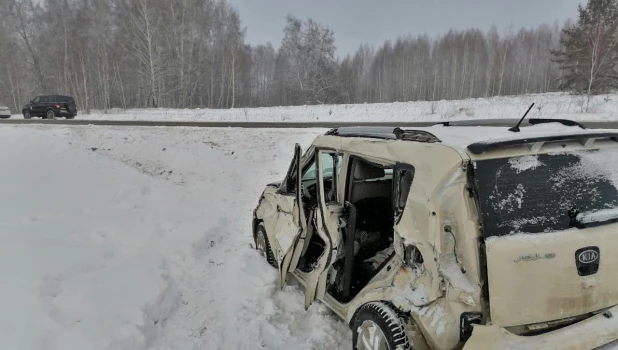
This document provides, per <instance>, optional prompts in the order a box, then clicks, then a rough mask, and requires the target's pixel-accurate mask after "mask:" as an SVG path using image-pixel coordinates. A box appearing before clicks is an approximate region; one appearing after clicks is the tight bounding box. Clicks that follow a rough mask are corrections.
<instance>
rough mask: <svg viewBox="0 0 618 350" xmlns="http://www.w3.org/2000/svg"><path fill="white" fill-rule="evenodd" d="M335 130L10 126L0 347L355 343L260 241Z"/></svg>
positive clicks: (0, 185)
mask: <svg viewBox="0 0 618 350" xmlns="http://www.w3.org/2000/svg"><path fill="white" fill-rule="evenodd" d="M323 131H324V130H317V129H316V130H305V131H295V130H242V129H237V130H218V129H198V128H193V129H192V128H121V129H116V128H102V127H48V126H36V127H35V126H32V127H23V126H22V127H12V126H2V127H0V135H1V137H0V149H2V152H0V169H2V172H1V174H2V175H0V178H1V181H0V198H2V200H1V201H0V240H1V242H2V244H1V245H0V276H2V283H0V296H1V297H0V310H2V312H1V313H0V349H7V350H9V349H11V350H13V349H20V350H22V349H23V350H30V349H32V350H35V349H46V350H53V349H80V350H85V349H114V350H122V349H144V348H148V349H258V348H259V349H261V348H264V349H339V348H342V349H349V348H351V344H350V343H349V341H350V338H351V333H350V332H349V330H348V327H347V325H346V324H344V323H343V322H340V321H339V320H338V319H337V318H335V317H334V316H333V315H332V314H331V312H330V311H329V310H327V309H326V307H324V306H323V305H321V304H319V303H317V304H316V305H314V306H312V307H311V308H310V309H309V310H308V311H307V312H305V310H304V305H303V301H304V298H303V297H302V294H301V292H300V289H299V288H298V287H297V286H288V287H285V289H284V290H283V291H277V290H275V289H276V287H275V280H276V273H275V270H274V269H272V268H271V267H270V266H269V265H268V264H267V263H266V262H265V261H263V259H262V258H261V257H260V256H259V254H258V253H257V252H256V251H255V250H253V249H252V248H251V246H250V245H251V244H252V239H251V231H250V227H251V226H250V225H251V211H252V209H253V208H254V206H255V205H256V204H257V201H258V199H259V195H260V193H261V191H262V189H263V187H264V185H265V184H266V183H268V182H269V181H274V180H279V179H280V178H281V177H283V176H284V173H285V171H286V170H287V167H288V163H289V160H290V159H291V157H292V154H293V147H294V142H297V141H300V142H301V143H302V144H303V145H305V146H306V145H308V144H309V143H310V142H311V141H312V139H313V138H314V136H315V135H316V134H318V133H322V132H323Z"/></svg>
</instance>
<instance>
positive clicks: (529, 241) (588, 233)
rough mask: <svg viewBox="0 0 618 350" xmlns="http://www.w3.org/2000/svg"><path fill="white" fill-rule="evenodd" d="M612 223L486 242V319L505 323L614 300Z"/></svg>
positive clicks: (616, 254)
mask: <svg viewBox="0 0 618 350" xmlns="http://www.w3.org/2000/svg"><path fill="white" fill-rule="evenodd" d="M616 232H618V225H616V224H613V225H609V226H606V227H602V228H601V227H599V228H589V229H585V230H577V229H573V230H571V231H565V232H560V233H559V236H557V235H556V233H543V234H539V235H528V236H520V237H518V236H511V237H507V238H503V239H490V240H488V241H487V242H486V252H487V266H488V279H489V298H490V306H491V319H492V321H493V322H494V323H496V324H498V325H500V326H503V327H507V326H516V325H524V324H531V323H541V322H547V321H552V320H560V319H564V318H568V317H572V316H579V315H584V314H586V313H589V312H594V311H599V310H601V309H603V308H606V307H610V306H613V305H616V304H618V278H616V268H618V240H617V239H615V235H616Z"/></svg>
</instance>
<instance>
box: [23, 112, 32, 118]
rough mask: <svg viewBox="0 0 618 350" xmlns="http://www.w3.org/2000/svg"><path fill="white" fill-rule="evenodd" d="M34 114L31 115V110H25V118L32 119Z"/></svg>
mask: <svg viewBox="0 0 618 350" xmlns="http://www.w3.org/2000/svg"><path fill="white" fill-rule="evenodd" d="M30 118H32V116H31V115H30V111H24V119H30Z"/></svg>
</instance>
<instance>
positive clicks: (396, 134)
mask: <svg viewBox="0 0 618 350" xmlns="http://www.w3.org/2000/svg"><path fill="white" fill-rule="evenodd" d="M325 135H332V136H341V137H367V138H375V139H383V140H403V141H417V142H428V143H433V142H441V140H440V139H438V138H437V137H436V136H435V135H433V134H432V133H429V132H427V131H422V130H404V129H401V128H396V127H388V126H371V127H363V126H353V127H343V128H335V129H331V130H329V131H328V132H326V134H325Z"/></svg>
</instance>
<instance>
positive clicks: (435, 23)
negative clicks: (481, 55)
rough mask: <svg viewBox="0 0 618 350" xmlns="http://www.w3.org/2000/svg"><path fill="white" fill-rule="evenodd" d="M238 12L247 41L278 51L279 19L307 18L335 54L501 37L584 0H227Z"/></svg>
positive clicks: (565, 14)
mask: <svg viewBox="0 0 618 350" xmlns="http://www.w3.org/2000/svg"><path fill="white" fill-rule="evenodd" d="M228 1H229V2H230V3H231V4H232V5H233V6H235V7H236V8H237V9H238V11H239V12H240V18H241V20H242V23H243V26H244V27H246V28H247V42H248V43H250V44H265V43H267V42H271V43H272V44H273V45H274V46H275V47H279V44H280V42H281V38H282V37H283V27H284V26H285V16H286V15H288V14H291V15H295V16H297V17H300V18H303V19H306V18H308V17H310V18H313V19H314V20H316V21H318V22H320V23H322V24H324V25H327V26H329V27H330V28H331V29H333V30H334V31H335V37H336V44H337V47H338V49H339V54H340V55H345V54H347V53H351V52H354V51H356V49H357V48H358V46H359V45H360V44H362V43H368V44H371V45H374V46H378V45H380V44H382V43H383V42H384V41H385V40H386V39H395V38H396V37H397V36H399V35H406V34H412V35H417V34H423V33H427V34H429V35H432V36H434V35H437V34H441V33H445V32H446V31H448V30H449V29H450V28H457V29H465V28H471V27H474V28H481V29H483V30H488V29H489V28H490V27H491V26H492V25H494V24H495V25H496V27H497V28H498V30H499V31H500V32H502V31H503V30H505V29H507V27H509V25H513V28H515V29H519V28H520V27H534V26H537V25H538V24H542V23H547V24H553V23H554V22H555V21H559V23H560V24H562V23H563V22H564V21H565V20H566V19H568V18H573V19H576V17H577V5H578V4H579V3H582V4H584V3H585V0H424V1H421V0H228Z"/></svg>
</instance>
